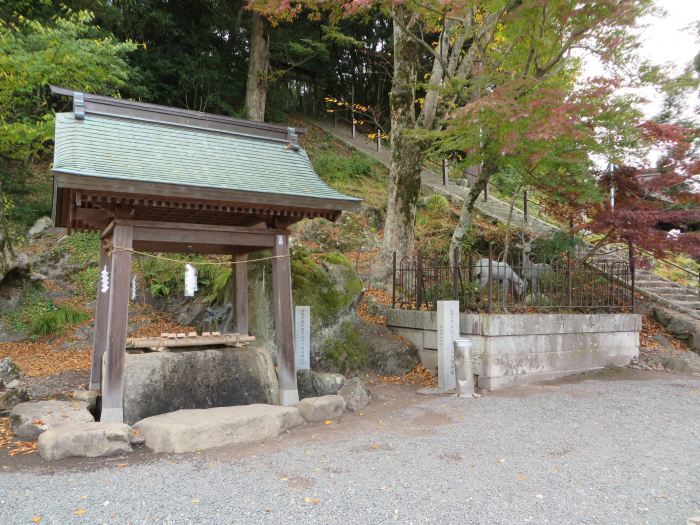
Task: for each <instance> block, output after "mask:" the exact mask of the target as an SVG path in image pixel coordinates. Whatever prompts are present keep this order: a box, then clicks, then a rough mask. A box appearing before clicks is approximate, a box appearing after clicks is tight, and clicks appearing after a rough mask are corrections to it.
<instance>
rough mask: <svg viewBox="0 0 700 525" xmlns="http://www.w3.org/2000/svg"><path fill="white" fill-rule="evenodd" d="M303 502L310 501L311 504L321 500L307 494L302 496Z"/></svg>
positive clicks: (316, 503)
mask: <svg viewBox="0 0 700 525" xmlns="http://www.w3.org/2000/svg"><path fill="white" fill-rule="evenodd" d="M304 503H312V504H313V505H318V504H319V503H321V500H320V499H318V498H310V497H308V496H306V497H304Z"/></svg>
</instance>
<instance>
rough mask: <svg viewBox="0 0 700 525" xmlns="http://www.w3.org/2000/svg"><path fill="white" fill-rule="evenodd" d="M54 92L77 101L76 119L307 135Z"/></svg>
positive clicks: (276, 136) (287, 138)
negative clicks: (89, 116) (102, 118)
mask: <svg viewBox="0 0 700 525" xmlns="http://www.w3.org/2000/svg"><path fill="white" fill-rule="evenodd" d="M50 87H51V92H52V93H54V94H57V95H65V96H70V97H73V101H74V111H73V113H74V115H75V116H76V118H78V119H81V118H84V115H85V114H95V115H105V116H110V117H113V118H121V119H124V120H137V121H148V122H153V123H155V124H166V125H172V126H181V127H188V128H191V129H201V130H204V131H228V132H233V133H236V134H239V135H243V136H248V137H252V138H267V139H273V140H277V141H280V142H290V143H291V142H293V139H292V135H294V134H296V135H299V134H304V133H306V129H305V128H293V127H289V126H283V125H278V124H269V123H266V122H255V121H252V120H244V119H238V118H234V117H228V116H225V115H217V114H214V113H204V112H201V111H193V110H189V109H181V108H175V107H170V106H162V105H158V104H151V103H149V102H137V101H133V100H126V99H120V98H115V97H107V96H104V95H94V94H88V93H81V92H79V91H73V90H71V89H67V88H63V87H59V86H53V85H51V86H50Z"/></svg>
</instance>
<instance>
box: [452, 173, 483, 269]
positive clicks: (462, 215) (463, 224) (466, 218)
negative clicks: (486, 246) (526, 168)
mask: <svg viewBox="0 0 700 525" xmlns="http://www.w3.org/2000/svg"><path fill="white" fill-rule="evenodd" d="M493 172H494V166H493V164H492V163H491V162H489V161H486V162H484V165H483V166H482V167H481V170H479V174H478V176H477V178H476V180H475V181H474V184H472V186H471V188H469V193H468V194H467V198H466V199H465V200H464V204H462V209H461V211H460V212H459V221H458V222H457V226H456V227H455V231H454V232H453V234H452V240H451V241H450V250H449V257H450V263H453V262H454V253H455V249H457V248H458V247H460V246H461V245H462V239H463V238H464V236H465V235H466V234H467V232H468V231H469V229H470V228H471V227H472V218H473V216H474V204H475V203H476V200H477V199H478V198H479V195H481V193H482V192H483V191H484V188H486V185H487V184H488V183H489V179H490V178H491V175H492V174H493Z"/></svg>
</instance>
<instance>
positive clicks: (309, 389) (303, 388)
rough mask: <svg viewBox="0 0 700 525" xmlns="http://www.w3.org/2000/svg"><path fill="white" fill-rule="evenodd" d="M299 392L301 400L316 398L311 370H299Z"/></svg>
mask: <svg viewBox="0 0 700 525" xmlns="http://www.w3.org/2000/svg"><path fill="white" fill-rule="evenodd" d="M297 390H298V391H299V399H305V398H307V397H316V395H317V394H316V390H314V383H313V372H311V370H304V369H302V370H297Z"/></svg>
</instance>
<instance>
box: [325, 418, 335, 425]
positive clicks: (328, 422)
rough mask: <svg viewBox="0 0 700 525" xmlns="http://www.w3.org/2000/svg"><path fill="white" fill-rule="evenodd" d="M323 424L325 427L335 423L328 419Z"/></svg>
mask: <svg viewBox="0 0 700 525" xmlns="http://www.w3.org/2000/svg"><path fill="white" fill-rule="evenodd" d="M323 424H324V425H332V424H333V421H331V420H330V419H326V420H325V421H324V422H323Z"/></svg>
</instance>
